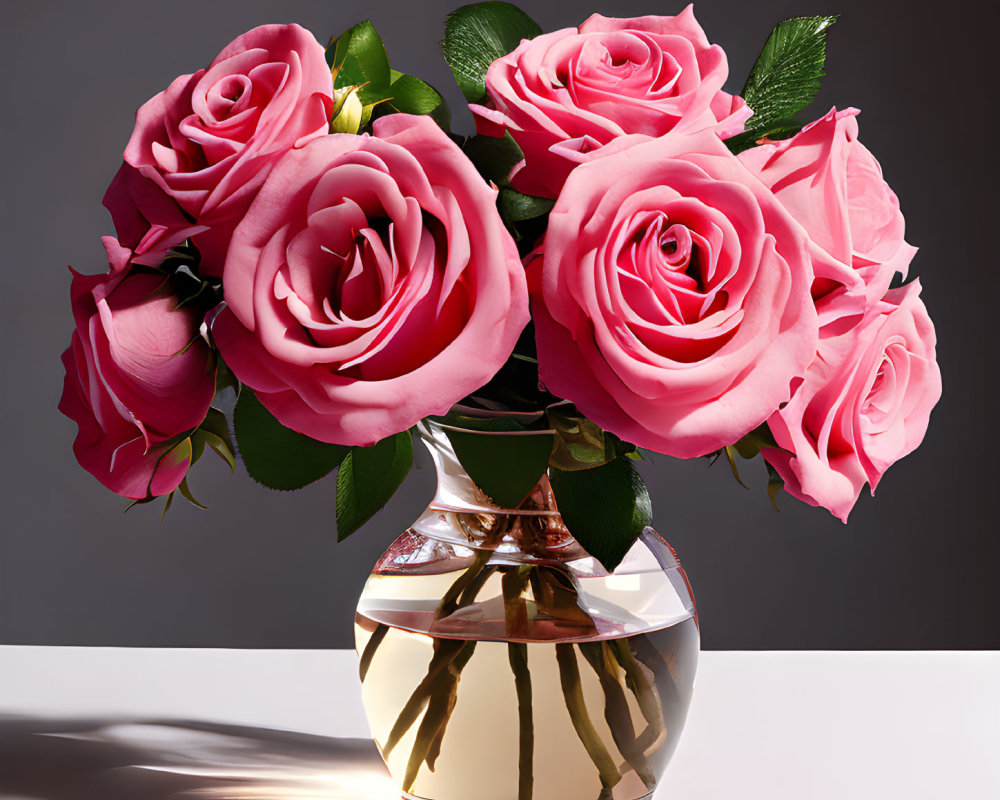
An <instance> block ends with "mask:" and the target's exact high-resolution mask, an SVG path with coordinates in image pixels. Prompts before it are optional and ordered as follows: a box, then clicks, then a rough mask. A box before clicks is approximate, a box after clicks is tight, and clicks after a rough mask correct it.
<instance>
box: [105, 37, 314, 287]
mask: <svg viewBox="0 0 1000 800" xmlns="http://www.w3.org/2000/svg"><path fill="white" fill-rule="evenodd" d="M332 109H333V78H332V76H331V74H330V69H329V68H328V67H327V64H326V59H325V56H324V50H323V46H322V45H321V44H320V43H319V42H317V41H316V39H315V37H314V36H313V35H312V34H311V33H309V32H308V31H307V30H305V29H304V28H300V27H299V26H298V25H263V26H261V27H259V28H254V29H253V30H252V31H249V32H247V33H245V34H243V35H242V36H239V37H237V38H236V39H235V40H234V41H233V42H232V43H231V44H229V45H228V46H227V47H226V48H225V49H224V50H223V51H222V52H221V53H219V55H218V56H216V58H215V60H214V61H213V62H212V63H211V65H210V66H209V67H208V69H207V70H204V69H203V70H199V71H198V72H196V73H194V74H193V75H182V76H180V77H179V78H177V79H176V80H174V82H173V83H171V84H170V86H169V88H167V90H166V91H164V92H161V93H160V94H158V95H156V97H154V98H153V99H152V100H150V101H149V102H147V103H146V104H145V105H144V106H142V108H140V109H139V111H138V113H137V115H136V124H135V130H134V131H133V133H132V138H131V139H130V140H129V143H128V146H127V147H126V148H125V161H126V162H127V163H128V164H130V165H132V166H133V167H135V168H136V169H138V170H139V172H140V173H141V174H142V175H144V176H145V177H147V178H149V179H150V180H151V181H152V182H153V184H155V185H156V186H158V187H159V188H160V189H162V190H163V191H164V192H165V193H166V194H167V195H169V196H170V197H172V198H173V199H174V200H176V201H177V204H178V205H179V206H180V207H181V208H182V209H183V210H184V211H185V212H186V213H187V214H189V215H190V216H191V217H192V219H194V220H195V221H196V223H197V224H198V225H203V226H207V227H208V228H210V230H208V231H207V232H205V233H202V234H201V235H200V236H199V237H198V238H197V239H196V244H197V245H198V247H199V249H200V250H202V271H203V272H205V273H206V274H209V275H215V276H218V275H220V274H221V272H222V265H223V262H224V259H225V252H226V247H227V245H228V241H229V236H230V235H231V233H232V230H233V228H234V227H235V226H236V224H237V223H238V222H239V220H240V219H241V218H242V216H243V214H244V212H245V211H246V209H247V208H248V207H249V205H250V203H251V201H252V200H253V197H254V195H255V194H256V192H257V190H258V189H259V188H260V185H261V183H263V181H264V178H265V177H266V176H267V173H268V171H269V169H270V168H271V166H272V164H273V163H274V162H275V161H276V160H277V159H278V158H280V157H281V155H283V154H284V153H285V151H287V150H289V149H291V148H293V147H297V146H300V145H302V144H305V143H306V142H308V141H309V140H311V139H314V138H316V137H317V136H322V135H323V134H325V133H327V131H328V129H329V124H330V114H331V111H332ZM154 222H159V220H154Z"/></svg>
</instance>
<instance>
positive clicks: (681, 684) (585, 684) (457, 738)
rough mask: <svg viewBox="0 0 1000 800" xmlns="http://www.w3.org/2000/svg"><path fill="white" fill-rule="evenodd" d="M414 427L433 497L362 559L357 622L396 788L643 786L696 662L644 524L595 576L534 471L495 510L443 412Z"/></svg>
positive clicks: (498, 794) (499, 796)
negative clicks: (369, 566)
mask: <svg viewBox="0 0 1000 800" xmlns="http://www.w3.org/2000/svg"><path fill="white" fill-rule="evenodd" d="M420 433H421V438H422V439H423V441H424V443H425V444H426V445H427V447H428V448H429V449H430V451H431V455H432V456H433V459H434V464H435V466H436V468H437V472H438V489H437V494H436V496H435V498H434V500H433V502H432V503H431V505H430V506H429V508H428V509H427V511H426V512H425V513H424V514H423V516H422V517H421V518H420V519H419V520H418V521H417V522H416V523H415V524H414V525H413V527H412V528H410V530H408V531H407V532H406V533H404V534H403V535H402V536H401V537H399V539H397V540H396V542H395V543H393V545H392V546H391V547H390V548H389V550H388V551H387V552H386V553H385V555H383V556H382V559H381V560H380V561H379V563H378V565H377V566H376V567H375V570H374V572H373V573H372V575H371V577H370V578H369V579H368V582H367V584H366V586H365V589H364V592H363V593H362V595H361V600H360V602H359V604H358V613H357V620H356V626H355V632H356V641H357V648H358V653H359V654H360V657H361V677H362V681H363V697H364V704H365V709H366V711H367V714H368V720H369V723H370V725H371V729H372V734H373V736H374V738H375V742H376V744H377V745H378V747H379V750H380V751H381V752H382V756H383V758H384V759H385V761H386V764H387V765H388V767H389V771H390V772H391V773H392V775H393V777H394V778H395V779H396V780H397V781H398V782H399V784H400V786H401V789H402V791H403V795H404V797H408V798H418V799H419V800H470V798H476V800H515V799H516V800H591V799H593V800H638V798H648V797H652V794H653V791H654V789H655V788H656V785H657V783H658V782H659V780H660V778H661V777H662V775H663V773H664V770H665V769H666V766H667V762H668V760H669V759H670V756H671V754H672V753H673V751H674V748H675V747H676V746H677V741H678V738H679V736H680V733H681V728H682V727H683V725H684V719H685V716H686V715H687V710H688V705H689V704H690V700H691V691H692V687H693V683H694V675H695V669H696V667H697V662H698V649H699V634H698V624H697V615H696V611H695V605H694V599H693V597H692V595H691V590H690V586H689V584H688V581H687V577H686V576H685V574H684V571H683V569H682V568H681V566H680V563H679V562H678V561H677V557H676V554H675V553H674V551H673V549H672V548H671V547H670V546H669V545H668V544H667V543H666V542H665V541H664V540H663V539H662V538H660V536H659V535H658V534H657V533H656V532H655V531H653V530H652V529H651V528H647V529H646V530H645V532H644V533H643V535H642V536H641V537H640V539H639V540H638V541H637V542H636V544H635V545H634V546H633V547H632V549H631V550H630V551H629V553H628V555H627V556H626V557H625V559H624V561H622V563H621V564H620V565H619V566H618V568H617V569H615V571H614V572H613V573H612V574H608V572H607V571H606V570H605V569H604V568H603V567H602V566H601V564H600V563H598V562H597V561H596V560H595V559H593V558H591V557H590V556H588V555H587V553H586V552H584V551H583V549H582V548H581V547H580V545H579V544H577V542H576V541H575V540H574V539H573V538H572V537H571V536H570V535H569V533H568V532H567V530H566V528H565V526H564V525H563V522H562V519H561V517H560V516H559V512H558V510H557V509H556V506H555V502H554V500H553V497H552V491H551V489H550V487H549V483H548V479H547V478H546V477H543V478H542V479H541V481H539V483H538V484H537V486H536V487H535V488H534V490H533V491H532V492H531V494H530V495H529V496H528V498H527V499H526V500H525V501H524V502H523V503H521V505H520V506H519V507H518V508H517V509H505V508H499V507H497V506H495V505H493V504H492V503H491V501H490V500H489V498H487V497H486V496H485V495H484V493H483V492H482V491H480V490H479V489H478V488H477V487H476V486H475V484H474V483H473V482H472V480H471V479H470V478H469V476H468V475H467V474H466V472H465V471H464V470H463V469H462V467H461V465H460V464H459V462H458V459H457V458H456V457H455V453H454V450H453V449H452V447H451V445H450V443H449V439H448V436H447V435H446V429H445V428H444V426H441V425H438V424H436V423H422V424H421V426H420ZM481 435H484V436H495V435H532V434H530V433H527V434H526V433H518V434H497V433H483V434H481Z"/></svg>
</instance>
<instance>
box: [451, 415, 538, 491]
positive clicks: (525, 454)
mask: <svg viewBox="0 0 1000 800" xmlns="http://www.w3.org/2000/svg"><path fill="white" fill-rule="evenodd" d="M479 430H480V432H475V431H460V430H453V429H448V428H445V429H444V432H445V434H446V435H447V436H448V440H449V441H450V442H451V445H452V447H454V448H455V455H456V456H457V457H458V461H459V463H460V464H461V465H462V467H464V469H465V471H466V472H468V473H469V477H470V478H472V482H473V483H475V484H476V486H478V487H479V488H480V489H482V490H483V492H484V493H485V494H486V495H487V496H488V497H489V498H490V499H492V500H493V502H494V503H496V504H497V505H498V506H501V507H502V508H517V507H518V506H520V505H521V503H522V501H523V500H524V498H525V497H527V496H528V493H529V492H530V491H531V490H532V489H534V488H535V484H537V483H538V481H539V480H540V479H541V477H542V475H544V474H545V468H546V467H547V466H548V463H549V453H551V452H552V441H553V435H552V434H551V433H543V432H537V431H531V432H526V431H525V430H524V428H523V427H522V426H521V425H519V424H518V423H517V422H515V421H513V420H511V419H508V418H503V417H500V418H496V419H493V420H490V421H489V423H486V424H484V425H482V426H480V429H479ZM483 431H485V432H483ZM489 431H495V432H496V433H490V432H489ZM505 431H506V432H508V433H507V435H504V433H503V432H505Z"/></svg>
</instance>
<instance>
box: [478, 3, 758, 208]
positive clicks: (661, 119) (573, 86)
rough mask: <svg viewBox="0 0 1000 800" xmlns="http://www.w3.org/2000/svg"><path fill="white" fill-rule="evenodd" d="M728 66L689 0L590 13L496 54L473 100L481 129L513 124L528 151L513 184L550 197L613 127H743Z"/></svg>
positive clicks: (744, 114) (651, 131) (649, 131)
mask: <svg viewBox="0 0 1000 800" xmlns="http://www.w3.org/2000/svg"><path fill="white" fill-rule="evenodd" d="M728 74H729V66H728V64H727V62H726V54H725V53H724V52H723V50H722V48H721V47H719V46H718V45H712V44H709V42H708V39H707V37H706V36H705V32H704V31H703V30H702V29H701V26H700V25H699V24H698V23H697V21H696V20H695V18H694V12H693V11H692V7H691V6H688V7H687V8H685V9H684V10H683V11H682V12H681V13H680V14H678V15H677V16H675V17H656V16H649V17H636V18H634V19H611V18H608V17H602V16H601V15H599V14H595V15H594V16H592V17H591V18H590V19H588V20H587V21H586V22H584V23H583V24H582V25H581V26H580V27H579V28H565V29H563V30H560V31H555V32H554V33H547V34H543V35H541V36H538V37H536V38H534V39H530V40H525V41H522V42H521V44H520V46H519V47H518V48H517V49H516V50H514V51H513V52H512V53H509V54H507V55H505V56H503V57H502V58H499V59H497V60H496V61H494V62H493V64H492V65H491V66H490V68H489V71H488V72H487V74H486V91H487V95H488V100H487V101H486V103H485V104H484V105H470V106H469V107H470V109H471V110H472V113H473V114H474V115H475V116H476V126H477V128H478V129H479V132H480V133H483V134H487V135H491V136H502V135H503V133H504V131H505V130H506V131H509V132H510V134H511V136H513V137H514V140H515V141H516V142H517V143H518V145H520V147H521V150H522V151H523V152H524V161H523V162H521V164H519V165H518V166H517V167H516V168H515V170H514V173H513V174H512V176H511V181H512V185H513V186H514V188H516V189H518V190H519V191H521V192H524V193H526V194H531V195H537V196H540V197H550V198H555V197H557V196H558V194H559V190H560V188H561V187H562V185H563V183H564V182H565V180H566V176H567V175H569V172H570V170H572V169H573V167H574V166H575V165H576V164H577V163H579V162H580V160H581V157H582V156H584V155H586V154H587V153H591V152H593V151H595V150H599V149H600V148H601V147H603V146H604V145H606V144H608V143H609V142H611V141H613V140H614V139H616V138H618V137H619V136H623V135H626V134H631V133H641V134H646V135H648V136H661V135H663V134H665V133H667V132H668V131H672V130H674V131H678V132H691V131H698V130H701V129H712V130H715V131H716V132H717V133H719V134H720V135H722V136H723V137H726V136H732V135H735V134H737V133H740V132H742V131H743V123H744V122H746V120H747V119H748V118H749V117H750V114H751V111H750V109H749V108H747V105H746V103H744V102H743V100H742V99H740V98H739V97H733V96H732V95H729V94H726V93H725V92H723V91H722V84H723V83H725V81H726V77H727V76H728Z"/></svg>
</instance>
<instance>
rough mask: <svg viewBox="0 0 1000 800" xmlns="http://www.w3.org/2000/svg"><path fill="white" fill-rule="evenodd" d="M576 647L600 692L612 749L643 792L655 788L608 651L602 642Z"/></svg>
mask: <svg viewBox="0 0 1000 800" xmlns="http://www.w3.org/2000/svg"><path fill="white" fill-rule="evenodd" d="M579 647H580V652H581V653H583V657H584V658H585V659H586V660H587V663H588V664H590V666H591V668H592V669H593V670H594V673H595V674H596V675H597V680H598V681H599V682H600V684H601V691H603V692H604V719H605V720H606V721H607V723H608V728H609V729H610V730H611V738H612V739H614V742H615V746H616V747H617V748H618V750H619V752H620V753H621V754H622V755H623V756H624V757H625V761H626V762H627V765H628V766H629V767H631V768H632V769H634V770H635V772H636V774H637V775H638V776H639V777H640V778H641V779H642V782H643V783H644V784H646V788H647V789H651V788H652V787H653V786H655V785H656V776H655V775H654V774H653V770H652V768H651V767H650V766H649V762H648V761H647V760H646V754H645V752H644V751H643V750H642V749H640V747H639V746H638V742H637V741H636V735H635V726H634V725H633V724H632V712H631V711H630V710H629V707H628V700H627V699H626V697H625V691H624V690H623V689H622V685H621V683H620V678H619V676H618V664H617V663H616V662H615V661H614V658H613V657H612V655H611V650H610V648H609V647H608V645H607V643H606V642H581V643H580V645H579Z"/></svg>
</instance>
